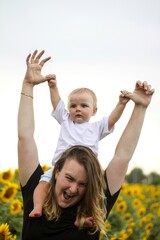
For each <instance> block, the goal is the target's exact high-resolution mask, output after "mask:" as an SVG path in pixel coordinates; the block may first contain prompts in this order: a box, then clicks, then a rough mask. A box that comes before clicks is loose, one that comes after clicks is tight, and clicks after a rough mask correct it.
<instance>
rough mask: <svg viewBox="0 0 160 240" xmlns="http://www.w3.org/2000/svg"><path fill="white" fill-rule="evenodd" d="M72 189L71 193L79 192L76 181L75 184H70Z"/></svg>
mask: <svg viewBox="0 0 160 240" xmlns="http://www.w3.org/2000/svg"><path fill="white" fill-rule="evenodd" d="M70 191H71V193H77V192H78V186H77V184H76V183H75V184H72V185H71V186H70Z"/></svg>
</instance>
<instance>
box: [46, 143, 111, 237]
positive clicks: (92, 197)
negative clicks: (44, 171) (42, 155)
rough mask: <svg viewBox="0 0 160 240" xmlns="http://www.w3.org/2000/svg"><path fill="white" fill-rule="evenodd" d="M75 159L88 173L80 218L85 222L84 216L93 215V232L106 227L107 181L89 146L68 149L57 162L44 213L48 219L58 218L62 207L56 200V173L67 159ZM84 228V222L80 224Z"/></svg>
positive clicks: (81, 201) (81, 221)
mask: <svg viewBox="0 0 160 240" xmlns="http://www.w3.org/2000/svg"><path fill="white" fill-rule="evenodd" d="M69 159H72V160H73V159H75V161H77V162H78V163H79V164H81V165H83V166H84V168H85V170H86V174H87V180H88V182H87V188H86V191H85V194H84V196H83V198H82V199H81V200H80V202H79V207H78V211H77V214H78V219H79V222H80V223H83V220H82V219H84V216H92V217H93V218H94V220H95V222H96V224H95V227H94V228H93V229H92V233H95V232H96V231H99V230H103V229H104V220H105V218H106V211H107V210H106V197H105V194H104V192H105V189H106V185H105V181H104V171H103V170H102V168H101V166H100V164H99V161H98V159H97V156H96V155H95V154H94V153H93V152H92V150H90V149H89V148H87V147H83V146H74V147H71V148H70V149H68V150H66V151H65V152H64V153H63V154H62V156H61V158H60V159H59V160H58V161H57V162H56V164H55V167H54V171H53V174H52V179H51V181H50V188H49V192H48V196H47V200H46V202H45V205H44V213H45V215H46V217H47V219H48V220H53V219H54V220H58V218H59V216H60V214H61V209H60V207H59V206H58V204H57V202H56V197H55V184H56V180H55V173H56V170H58V171H61V169H62V168H63V165H64V163H65V161H66V160H69ZM80 228H83V224H80Z"/></svg>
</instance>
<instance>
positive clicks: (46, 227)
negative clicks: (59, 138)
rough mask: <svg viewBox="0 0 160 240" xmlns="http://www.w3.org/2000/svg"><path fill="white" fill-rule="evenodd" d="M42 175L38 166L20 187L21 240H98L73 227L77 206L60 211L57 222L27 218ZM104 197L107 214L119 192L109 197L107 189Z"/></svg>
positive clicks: (97, 236) (43, 217) (97, 235)
mask: <svg viewBox="0 0 160 240" xmlns="http://www.w3.org/2000/svg"><path fill="white" fill-rule="evenodd" d="M42 174H43V171H42V168H41V166H40V165H39V166H38V167H37V169H36V170H35V172H34V173H33V174H32V176H31V177H30V179H29V180H28V182H27V184H26V185H25V186H24V187H22V196H23V206H24V216H23V230H22V240H82V239H83V240H98V239H99V233H98V232H97V233H96V234H94V235H91V234H89V233H88V230H87V229H83V230H79V229H78V228H77V227H75V225H74V222H75V219H76V215H77V206H72V207H69V208H65V209H62V214H61V216H60V218H59V220H58V221H47V220H46V218H45V215H44V214H43V215H42V217H39V218H30V217H29V213H30V212H31V211H32V209H33V192H34V189H35V188H36V186H37V184H38V183H39V179H40V176H41V175H42ZM105 195H106V197H107V213H108V214H109V212H110V210H111V209H112V207H113V205H114V203H115V201H116V199H117V197H118V195H119V191H118V192H117V193H115V194H114V195H113V196H111V195H110V192H109V190H108V188H107V191H106V194H105Z"/></svg>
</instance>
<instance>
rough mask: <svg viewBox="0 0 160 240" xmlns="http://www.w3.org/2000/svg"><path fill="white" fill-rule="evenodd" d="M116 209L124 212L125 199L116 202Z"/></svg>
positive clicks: (125, 207)
mask: <svg viewBox="0 0 160 240" xmlns="http://www.w3.org/2000/svg"><path fill="white" fill-rule="evenodd" d="M116 209H117V212H118V213H124V212H125V211H126V209H127V203H126V202H125V201H122V202H120V203H118V204H117V206H116Z"/></svg>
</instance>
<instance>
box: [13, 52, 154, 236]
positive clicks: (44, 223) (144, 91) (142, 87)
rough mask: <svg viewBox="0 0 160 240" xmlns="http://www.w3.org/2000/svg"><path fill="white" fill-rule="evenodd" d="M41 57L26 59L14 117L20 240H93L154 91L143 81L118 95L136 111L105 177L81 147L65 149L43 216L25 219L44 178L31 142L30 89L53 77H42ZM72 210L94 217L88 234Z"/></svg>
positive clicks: (121, 177) (112, 200) (115, 194)
mask: <svg viewBox="0 0 160 240" xmlns="http://www.w3.org/2000/svg"><path fill="white" fill-rule="evenodd" d="M43 54H44V51H42V52H40V53H39V54H38V55H37V51H35V52H34V53H33V54H32V55H29V56H28V57H27V60H26V62H27V71H26V74H25V78H24V81H23V84H22V92H21V100H20V105H19V113H18V160H19V177H20V183H21V186H22V194H23V199H24V224H23V232H22V239H23V240H26V239H27V240H32V239H34V240H35V239H43V240H51V239H54V240H66V239H70V240H72V239H74V240H75V239H76V240H78V239H79V240H82V239H83V240H88V239H96V240H98V238H99V230H100V229H101V228H102V226H103V222H104V220H105V218H106V216H107V215H108V214H109V212H110V210H111V208H112V207H113V205H114V203H115V201H116V199H117V197H118V194H119V191H120V188H121V186H122V183H123V181H124V178H125V175H126V171H127V168H128V163H129V161H130V159H131V157H132V155H133V153H134V150H135V148H136V145H137V142H138V139H139V136H140V132H141V128H142V125H143V120H144V117H145V113H146V109H147V107H148V105H149V103H150V101H151V97H152V95H153V93H154V90H153V89H151V86H150V85H148V83H147V82H146V81H145V82H143V83H141V82H140V81H138V82H137V83H136V87H135V90H134V92H133V93H129V92H127V91H123V92H122V94H123V95H124V97H127V98H128V99H131V100H132V101H134V103H135V106H134V109H133V113H132V115H131V118H130V120H129V122H128V124H127V126H126V129H125V130H124V132H123V134H122V136H121V138H120V140H119V143H118V145H117V147H116V150H115V154H114V156H113V158H112V160H111V161H110V163H109V165H108V166H107V168H106V170H105V172H104V173H103V171H102V170H101V167H100V165H99V162H98V160H97V158H96V156H95V155H94V154H93V153H92V151H91V150H90V149H88V148H84V147H82V146H75V147H73V148H71V149H69V150H68V151H67V152H65V153H64V154H63V155H62V158H61V159H60V160H59V161H58V162H57V163H56V166H55V168H54V172H53V176H52V180H51V183H50V184H51V187H50V189H49V192H48V197H47V200H46V202H45V207H44V213H43V215H42V216H41V217H40V218H29V213H30V211H31V210H32V208H33V192H34V189H35V188H36V186H37V184H38V182H39V179H40V176H41V175H42V173H43V172H42V169H41V166H40V164H39V160H38V151H37V147H36V143H35V140H34V110H33V88H34V86H35V85H37V84H40V83H43V82H45V81H50V80H51V79H52V77H53V75H48V76H46V77H44V76H43V75H42V74H41V70H42V67H43V65H44V64H45V63H46V62H47V61H48V60H49V59H50V57H48V58H45V59H43V60H42V61H40V58H41V57H42V55H43ZM39 61H40V62H39ZM77 209H78V216H79V219H80V220H82V219H83V216H85V215H86V216H87V215H90V216H92V217H93V219H94V220H95V227H94V228H93V229H85V228H82V229H79V228H77V227H76V226H75V225H74V222H75V219H76V214H77ZM91 232H92V234H91Z"/></svg>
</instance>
